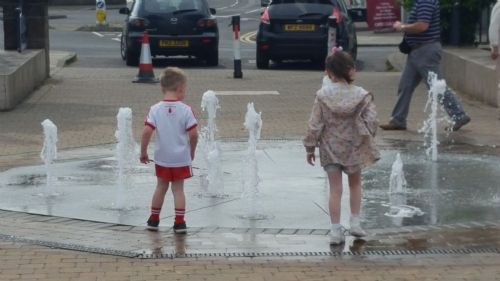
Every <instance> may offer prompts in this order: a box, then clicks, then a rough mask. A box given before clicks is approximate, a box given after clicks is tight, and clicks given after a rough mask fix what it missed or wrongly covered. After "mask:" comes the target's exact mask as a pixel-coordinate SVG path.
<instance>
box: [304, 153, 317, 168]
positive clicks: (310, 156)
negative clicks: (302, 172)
mask: <svg viewBox="0 0 500 281" xmlns="http://www.w3.org/2000/svg"><path fill="white" fill-rule="evenodd" d="M306 159H307V163H309V165H311V166H314V162H316V156H314V153H311V152H308V153H307V155H306Z"/></svg>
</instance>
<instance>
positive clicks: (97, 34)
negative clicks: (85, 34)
mask: <svg viewBox="0 0 500 281" xmlns="http://www.w3.org/2000/svg"><path fill="white" fill-rule="evenodd" d="M92 33H93V34H94V35H96V36H99V37H104V35H102V34H101V33H99V32H95V31H94V32H92Z"/></svg>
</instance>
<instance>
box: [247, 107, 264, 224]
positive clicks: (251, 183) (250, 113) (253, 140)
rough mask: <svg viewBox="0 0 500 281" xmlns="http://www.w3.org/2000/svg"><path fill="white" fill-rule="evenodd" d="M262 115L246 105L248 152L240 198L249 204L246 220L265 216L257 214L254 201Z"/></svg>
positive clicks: (257, 181) (257, 190)
mask: <svg viewBox="0 0 500 281" xmlns="http://www.w3.org/2000/svg"><path fill="white" fill-rule="evenodd" d="M261 114H262V113H257V112H256V111H255V107H254V105H253V102H252V103H248V105H247V113H246V114H245V123H244V126H245V128H246V129H247V130H248V134H249V136H248V150H247V153H246V157H245V159H244V167H245V169H244V171H243V174H244V176H243V178H242V179H243V194H242V195H241V197H242V198H245V199H247V200H248V201H249V202H248V203H249V205H250V206H249V210H248V215H247V216H246V218H248V219H263V218H264V217H265V216H264V215H261V214H259V213H258V212H257V207H256V203H257V202H256V199H257V196H258V193H259V183H260V181H261V179H260V177H259V167H258V163H257V155H256V152H257V141H258V140H259V139H260V132H261V129H262V118H261Z"/></svg>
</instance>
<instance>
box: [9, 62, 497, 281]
mask: <svg viewBox="0 0 500 281" xmlns="http://www.w3.org/2000/svg"><path fill="white" fill-rule="evenodd" d="M187 72H188V74H189V77H190V78H189V87H188V92H189V94H188V97H187V100H186V101H187V102H188V103H190V104H192V105H193V107H194V108H195V110H196V111H198V112H199V113H200V115H201V117H202V119H203V118H204V114H203V113H202V112H201V110H200V107H199V106H200V101H201V95H202V93H203V92H204V91H206V90H207V89H212V90H215V91H223V90H224V91H233V92H234V95H228V96H221V97H220V103H221V107H222V109H221V111H220V114H219V115H218V118H219V119H218V126H219V130H220V131H219V135H220V137H221V138H223V139H243V138H245V137H246V132H245V130H244V129H243V126H242V123H243V118H244V113H245V108H246V104H247V102H250V101H253V102H255V105H256V108H257V110H258V111H262V112H263V114H262V116H263V122H264V127H263V132H262V137H263V138H264V139H298V138H300V137H301V136H302V134H303V132H304V130H305V124H306V121H307V118H308V115H309V111H310V105H311V103H312V99H313V95H314V92H315V90H316V89H317V88H318V87H319V86H320V81H321V78H322V75H323V74H322V73H321V72H320V71H289V70H269V71H252V70H244V79H242V80H234V79H232V78H231V77H232V70H229V69H216V70H214V69H210V70H208V69H189V68H188V69H187ZM136 73H137V71H136V69H133V68H120V69H90V68H88V69H86V68H72V67H68V68H62V69H57V71H55V72H54V73H53V75H52V78H51V79H50V80H49V81H48V82H47V83H46V85H44V86H43V87H41V88H40V89H39V90H38V91H36V92H35V93H34V94H33V95H32V96H31V97H30V98H29V99H28V100H27V101H26V102H24V103H23V104H22V105H20V106H19V107H17V108H16V109H15V110H13V111H10V112H2V113H0V115H1V118H0V128H2V129H1V131H2V133H1V134H0V171H3V170H5V169H8V168H10V167H13V166H19V165H28V164H33V163H40V160H39V151H40V148H41V146H42V137H41V127H40V122H41V121H43V119H45V118H50V119H51V120H53V121H54V122H55V123H56V124H57V125H58V127H59V133H60V134H59V148H60V149H62V150H69V149H74V148H77V147H92V146H100V145H105V144H109V143H114V142H115V137H114V131H115V126H116V125H115V124H116V113H117V111H118V108H119V107H124V106H128V107H131V108H132V110H133V112H134V132H135V135H136V138H137V139H138V135H139V132H140V129H141V128H142V118H141V116H143V115H144V114H145V113H146V112H147V109H148V107H149V106H150V105H151V104H152V103H154V102H156V101H157V100H158V99H160V98H161V95H160V94H159V90H158V85H144V84H132V83H131V80H132V79H133V77H134V76H135V75H136ZM398 79H399V73H359V74H358V77H357V84H359V85H362V86H363V87H365V88H366V89H368V90H370V91H372V92H373V93H374V94H375V97H376V103H377V107H378V111H379V115H380V119H381V120H383V121H385V120H387V118H388V116H389V113H390V110H391V109H392V106H393V104H394V102H395V98H396V96H395V93H396V87H397V82H398ZM240 90H247V91H248V90H250V91H270V90H271V91H278V92H279V95H253V96H249V95H242V94H241V93H240V92H238V91H240ZM461 98H462V100H463V102H464V106H465V108H466V110H467V112H468V113H469V114H470V115H471V117H472V119H473V121H472V123H471V124H470V125H468V126H466V127H464V129H463V130H461V131H459V132H454V133H445V132H444V131H442V133H441V134H440V140H441V143H442V145H441V149H450V148H452V149H455V150H456V149H459V150H460V149H461V150H463V151H464V152H465V153H467V152H470V151H471V150H472V151H474V150H480V151H481V153H484V154H494V155H500V148H498V147H497V144H498V140H499V139H500V131H499V130H496V129H494V128H498V125H499V122H500V121H499V120H497V119H496V115H495V112H496V109H495V108H492V107H489V106H486V105H484V104H481V103H478V102H476V101H474V100H471V99H468V98H467V97H466V96H463V95H461ZM425 99H426V94H425V89H423V88H422V87H420V88H419V89H418V92H417V93H416V94H415V97H414V100H413V104H412V109H411V112H410V118H409V124H408V126H409V130H408V131H406V132H380V133H379V136H378V139H377V141H378V143H379V144H380V145H381V146H392V145H394V144H397V145H399V146H405V145H418V144H419V143H420V142H421V139H422V136H421V134H419V133H418V129H419V128H420V127H421V126H422V120H423V118H424V114H423V107H424V104H425ZM202 122H203V120H202ZM61 160H64V159H61ZM498 224H499V223H498V222H496V221H491V222H482V223H470V224H463V225H448V226H430V227H424V228H421V229H419V228H400V229H385V230H372V232H371V236H370V237H368V238H367V239H366V241H365V242H362V243H360V242H356V243H354V244H353V246H354V248H351V249H349V250H351V251H353V252H354V253H356V252H358V253H360V254H359V255H347V254H346V255H341V254H340V253H341V252H342V250H343V249H340V248H339V249H336V248H329V247H328V243H327V237H326V236H325V234H326V233H314V230H287V229H253V230H252V229H217V228H214V229H191V232H190V234H189V235H188V236H186V237H178V236H175V235H173V234H172V233H171V232H170V230H168V229H163V231H161V232H160V233H158V234H151V233H150V232H146V231H144V229H142V228H140V227H139V228H137V227H131V226H122V225H110V224H103V223H97V222H88V221H78V220H71V219H66V218H57V217H45V216H36V215H29V214H23V213H13V212H6V211H5V212H4V211H2V212H0V280H2V281H4V280H155V279H159V280H500V278H499V276H500V266H499V265H500V255H499V254H498V249H499V248H500V242H499V241H500V229H499V228H500V227H499V225H498ZM51 247H52V248H51ZM64 249H69V250H64ZM265 249H267V250H265ZM82 251H83V252H82ZM266 251H267V252H268V253H270V254H268V255H267V254H266V255H264V254H262V255H263V256H259V255H260V254H259V255H258V254H255V253H266ZM287 252H288V253H302V254H299V256H293V254H286V253H287ZM308 252H310V253H308ZM183 253H184V254H183ZM210 253H212V254H213V256H210V255H208V254H210ZM110 254H112V255H110ZM238 255H240V256H244V257H238ZM131 256H133V257H131ZM141 257H142V258H143V259H140V258H141ZM162 257H163V259H162ZM182 257H184V258H182ZM152 258H160V259H152Z"/></svg>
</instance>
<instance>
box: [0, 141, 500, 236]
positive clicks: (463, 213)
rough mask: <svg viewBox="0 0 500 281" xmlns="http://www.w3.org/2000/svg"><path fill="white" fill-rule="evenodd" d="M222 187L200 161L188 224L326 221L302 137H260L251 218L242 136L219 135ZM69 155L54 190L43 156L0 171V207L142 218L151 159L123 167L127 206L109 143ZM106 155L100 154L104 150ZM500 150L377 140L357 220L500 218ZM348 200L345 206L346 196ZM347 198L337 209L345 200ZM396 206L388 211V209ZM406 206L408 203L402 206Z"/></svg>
mask: <svg viewBox="0 0 500 281" xmlns="http://www.w3.org/2000/svg"><path fill="white" fill-rule="evenodd" d="M220 147H221V157H222V169H223V175H224V176H223V177H224V178H223V181H224V193H225V194H224V195H223V196H219V197H211V196H208V195H205V194H204V191H203V190H202V188H201V187H200V178H199V175H200V174H201V172H202V170H201V169H202V168H200V166H199V162H198V161H197V160H195V162H194V174H195V176H194V177H193V178H191V179H189V180H187V181H186V183H185V192H186V195H187V205H188V210H187V214H186V218H187V221H188V224H189V226H190V227H210V226H219V227H234V228H239V227H260V228H300V229H326V228H328V226H329V217H328V215H327V202H328V201H327V200H328V192H329V188H328V184H327V180H326V174H325V173H324V172H323V170H322V169H321V168H320V167H319V166H316V167H311V166H309V165H307V164H306V162H305V152H304V150H303V147H302V145H301V143H300V142H298V141H260V143H259V145H258V147H257V160H258V163H259V176H260V179H261V182H260V187H259V190H260V193H259V195H258V198H257V204H256V207H257V210H258V214H259V216H258V217H256V218H257V219H248V208H249V206H248V205H249V204H248V202H247V201H246V199H244V198H241V194H242V191H243V183H242V180H241V179H242V174H243V173H244V171H243V167H244V165H243V162H244V161H245V160H244V155H245V152H246V148H247V143H246V142H221V144H220ZM397 152H400V153H401V156H402V160H403V162H404V173H405V176H406V180H407V184H408V185H407V193H404V194H390V193H389V177H390V174H391V165H392V163H393V161H394V159H395V157H396V153H397ZM60 153H61V154H62V155H63V157H61V158H65V159H71V160H64V161H63V160H61V161H59V162H56V163H55V164H54V166H53V173H52V177H53V179H52V182H53V186H52V188H53V189H54V190H55V191H56V194H58V195H57V196H50V197H46V196H43V189H44V186H45V184H46V176H45V170H44V167H43V165H42V164H40V165H36V166H24V167H17V168H13V169H10V170H7V171H5V172H2V173H0V209H4V210H12V211H21V212H28V213H36V214H45V215H53V216H61V217H70V218H77V219H83V220H93V221H102V222H111V223H120V224H127V225H144V224H145V220H146V219H147V217H148V215H149V205H150V200H151V196H152V193H153V191H154V187H155V182H156V179H155V177H154V165H153V164H149V165H143V164H140V163H139V161H137V164H136V165H135V166H133V168H132V169H131V171H130V175H129V177H128V179H129V181H128V183H127V186H126V188H125V194H121V195H123V197H124V199H123V200H124V203H123V207H120V208H118V206H117V205H116V201H117V198H118V196H119V195H118V184H117V161H116V158H115V157H114V156H113V155H114V152H113V148H112V147H97V148H93V149H92V151H91V152H89V151H88V150H86V151H83V150H72V151H63V152H60ZM103 155H104V156H103ZM499 160H500V158H499V157H497V156H491V155H479V154H470V153H467V154H464V153H460V154H459V153H450V152H442V153H440V155H439V159H438V161H437V162H432V161H430V160H427V159H426V156H425V152H424V151H423V149H420V150H405V151H400V150H395V149H388V150H382V159H381V160H380V161H379V162H378V163H377V164H375V165H374V166H371V167H369V168H367V169H365V170H364V172H363V178H364V181H363V186H364V191H363V199H362V200H363V202H362V214H361V216H362V221H363V225H364V226H365V227H366V228H368V229H370V228H385V227H399V226H406V225H434V224H436V225H439V224H448V223H460V222H470V221H486V220H498V219H499V218H500V198H499V197H500V188H499V184H498V180H497V175H498V174H499V172H500V161H499ZM394 205H398V206H403V205H406V206H411V207H417V208H419V209H420V210H421V211H422V212H423V214H421V215H415V216H413V217H403V216H394V215H386V214H391V206H392V207H393V206H394ZM344 207H346V206H344ZM344 207H343V209H344ZM393 213H394V212H392V214H393ZM403 213H404V212H403ZM161 217H162V225H166V226H170V224H171V221H173V202H172V196H171V193H170V191H169V193H167V197H166V200H165V204H164V207H163V211H162V214H161Z"/></svg>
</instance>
